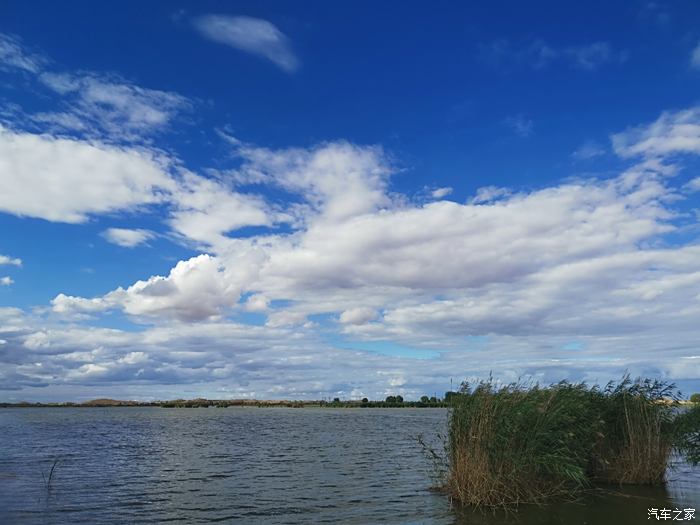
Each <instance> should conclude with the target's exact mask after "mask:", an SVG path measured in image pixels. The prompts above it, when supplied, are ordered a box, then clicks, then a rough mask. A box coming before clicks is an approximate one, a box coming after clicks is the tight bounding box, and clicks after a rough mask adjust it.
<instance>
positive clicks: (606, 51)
mask: <svg viewBox="0 0 700 525" xmlns="http://www.w3.org/2000/svg"><path fill="white" fill-rule="evenodd" d="M564 54H566V55H568V56H569V57H570V58H571V60H572V62H573V65H574V66H575V67H577V68H579V69H584V70H587V71H592V70H594V69H598V68H599V67H600V66H602V65H604V64H606V63H608V62H611V61H614V60H619V61H624V60H625V58H626V55H625V54H620V55H619V56H615V53H614V52H613V50H612V48H611V47H610V44H608V43H607V42H594V43H592V44H588V45H585V46H574V47H569V48H566V49H565V50H564Z"/></svg>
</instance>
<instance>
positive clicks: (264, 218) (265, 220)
mask: <svg viewBox="0 0 700 525" xmlns="http://www.w3.org/2000/svg"><path fill="white" fill-rule="evenodd" d="M172 202H173V210H172V212H171V217H170V219H169V220H168V222H169V224H170V226H171V228H172V229H173V230H174V231H175V232H177V233H178V234H180V235H182V236H184V237H185V238H187V239H190V240H193V241H196V242H198V243H200V244H202V245H216V244H221V243H222V242H223V241H224V240H225V234H226V233H227V232H231V231H233V230H237V229H239V228H242V227H244V226H268V225H271V224H272V222H273V218H272V217H271V216H270V214H269V213H268V209H267V205H266V203H265V201H264V200H263V199H262V198H260V197H257V196H255V195H250V194H242V193H238V192H236V191H233V190H231V189H230V188H229V187H227V186H226V185H225V184H223V183H222V182H221V181H218V180H213V179H207V178H204V177H200V176H197V175H194V174H191V173H186V174H184V175H183V177H182V180H181V183H180V184H179V185H178V188H177V191H175V192H174V193H173V195H172Z"/></svg>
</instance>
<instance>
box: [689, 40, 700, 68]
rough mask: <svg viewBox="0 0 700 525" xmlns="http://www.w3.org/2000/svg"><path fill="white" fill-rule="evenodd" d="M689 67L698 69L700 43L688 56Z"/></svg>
mask: <svg viewBox="0 0 700 525" xmlns="http://www.w3.org/2000/svg"><path fill="white" fill-rule="evenodd" d="M690 66H691V67H693V68H695V69H700V43H698V45H697V46H695V48H694V49H693V51H692V53H691V54H690Z"/></svg>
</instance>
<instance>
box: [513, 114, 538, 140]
mask: <svg viewBox="0 0 700 525" xmlns="http://www.w3.org/2000/svg"><path fill="white" fill-rule="evenodd" d="M506 124H507V125H508V126H509V127H510V128H511V129H512V130H513V132H514V133H515V134H516V135H518V136H519V137H522V138H527V137H529V136H530V135H532V132H533V131H534V127H535V123H534V122H533V121H532V119H529V118H527V117H525V116H524V115H515V116H513V117H508V118H507V119H506Z"/></svg>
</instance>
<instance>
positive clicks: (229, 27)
mask: <svg viewBox="0 0 700 525" xmlns="http://www.w3.org/2000/svg"><path fill="white" fill-rule="evenodd" d="M194 26H195V28H196V29H197V31H199V33H200V34H201V35H202V36H204V37H205V38H208V39H209V40H213V41H214V42H218V43H220V44H225V45H228V46H231V47H233V48H236V49H240V50H241V51H246V52H248V53H251V54H253V55H258V56H261V57H264V58H266V59H268V60H270V61H271V62H273V63H274V64H276V65H277V66H279V67H280V68H281V69H283V70H285V71H287V72H290V73H291V72H294V71H295V70H296V69H297V68H298V67H299V60H298V59H297V57H296V56H295V54H294V52H293V51H292V49H291V45H290V42H289V39H288V38H287V36H286V35H285V34H284V33H282V32H281V31H280V30H279V29H277V27H276V26H275V25H273V24H272V23H270V22H268V21H267V20H262V19H260V18H251V17H248V16H226V15H204V16H200V17H198V18H196V19H195V20H194Z"/></svg>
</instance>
